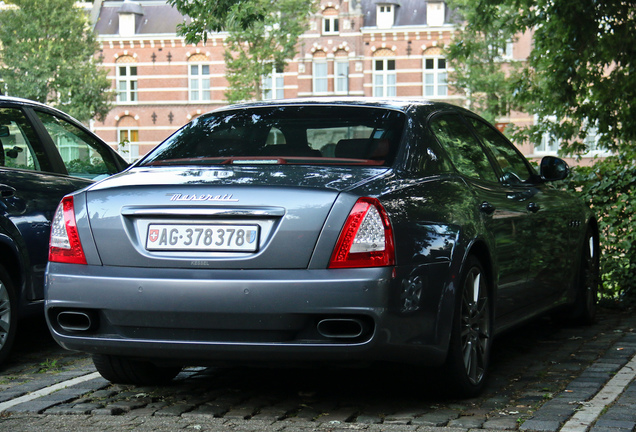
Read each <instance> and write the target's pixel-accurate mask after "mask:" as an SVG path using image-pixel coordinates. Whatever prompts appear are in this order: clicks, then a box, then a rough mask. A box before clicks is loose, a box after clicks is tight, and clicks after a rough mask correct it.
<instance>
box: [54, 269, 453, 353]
mask: <svg viewBox="0 0 636 432" xmlns="http://www.w3.org/2000/svg"><path fill="white" fill-rule="evenodd" d="M392 273H393V268H370V269H342V270H179V269H140V268H122V267H101V266H76V265H68V264H59V263H51V264H49V267H48V270H47V279H46V297H47V299H46V304H45V309H46V318H47V321H48V324H49V327H50V329H51V332H52V334H53V337H54V338H55V340H56V341H57V342H58V343H59V344H60V345H62V346H63V347H65V348H67V349H71V350H78V351H84V352H89V353H101V354H116V355H124V356H131V357H138V358H143V359H152V360H155V361H160V362H163V363H174V364H179V365H207V364H216V363H224V362H235V361H241V362H254V361H257V362H267V361H276V362H278V361H290V362H312V361H331V362H333V361H342V362H348V361H395V362H408V363H417V364H424V365H437V364H440V363H441V362H442V361H443V360H444V357H445V343H444V341H445V340H446V335H443V334H442V335H440V334H439V331H438V328H439V326H438V324H439V323H438V319H439V317H438V314H439V313H440V310H439V307H438V306H439V303H440V300H439V294H437V295H432V296H428V298H429V300H432V299H434V298H437V301H436V302H428V304H424V302H423V303H422V307H419V308H410V309H409V310H405V309H404V307H403V297H404V295H403V293H402V292H401V286H403V285H404V284H403V283H402V281H401V280H400V279H399V278H395V277H393V274H392ZM398 273H399V272H398ZM428 288H429V291H431V292H435V291H441V290H439V289H436V288H435V287H428ZM429 294H430V293H429ZM425 297H426V296H425Z"/></svg>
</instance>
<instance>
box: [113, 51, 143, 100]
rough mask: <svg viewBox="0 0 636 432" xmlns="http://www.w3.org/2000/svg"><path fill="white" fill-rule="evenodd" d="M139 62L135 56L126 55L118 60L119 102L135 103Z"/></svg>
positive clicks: (116, 66)
mask: <svg viewBox="0 0 636 432" xmlns="http://www.w3.org/2000/svg"><path fill="white" fill-rule="evenodd" d="M136 62H137V61H136V60H135V58H134V57H133V56H129V55H125V56H121V57H119V58H118V59H117V60H116V62H115V63H116V65H115V68H116V69H117V102H119V103H134V102H137V101H138V98H137V65H136V64H135V63H136Z"/></svg>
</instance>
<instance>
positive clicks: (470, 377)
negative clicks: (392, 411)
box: [444, 256, 493, 398]
mask: <svg viewBox="0 0 636 432" xmlns="http://www.w3.org/2000/svg"><path fill="white" fill-rule="evenodd" d="M459 289H460V291H459V295H458V298H457V301H456V306H455V314H454V316H453V327H452V332H451V339H450V345H449V349H448V357H447V359H446V364H445V366H444V369H445V370H444V372H445V374H446V375H445V376H444V380H445V381H447V382H448V384H449V387H448V390H449V392H450V394H451V395H452V396H456V397H461V398H470V397H474V396H477V395H478V394H479V393H481V391H482V390H483V388H484V386H485V383H486V378H487V375H488V366H489V364H490V351H491V347H492V328H493V318H492V296H491V292H490V285H489V283H488V280H487V278H486V273H485V272H484V269H483V266H482V265H481V263H480V262H479V260H477V259H476V258H475V257H472V256H470V257H468V259H467V260H466V263H465V264H464V269H463V271H462V276H461V279H460V285H459Z"/></svg>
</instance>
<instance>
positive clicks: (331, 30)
mask: <svg viewBox="0 0 636 432" xmlns="http://www.w3.org/2000/svg"><path fill="white" fill-rule="evenodd" d="M322 15H323V18H322V34H325V35H328V34H338V32H339V31H340V22H339V20H338V11H337V10H336V9H335V8H332V7H330V8H327V9H325V10H324V12H323V13H322Z"/></svg>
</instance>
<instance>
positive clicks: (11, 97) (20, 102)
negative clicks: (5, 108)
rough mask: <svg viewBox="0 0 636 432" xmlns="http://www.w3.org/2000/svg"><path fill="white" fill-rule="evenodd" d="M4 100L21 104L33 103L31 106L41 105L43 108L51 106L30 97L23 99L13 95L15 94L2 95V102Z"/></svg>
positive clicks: (0, 96)
mask: <svg viewBox="0 0 636 432" xmlns="http://www.w3.org/2000/svg"><path fill="white" fill-rule="evenodd" d="M2 102H10V103H15V104H20V105H31V106H37V107H41V108H51V107H50V106H48V105H45V104H43V103H41V102H37V101H34V100H30V99H23V98H19V97H13V96H4V95H0V103H2Z"/></svg>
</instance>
